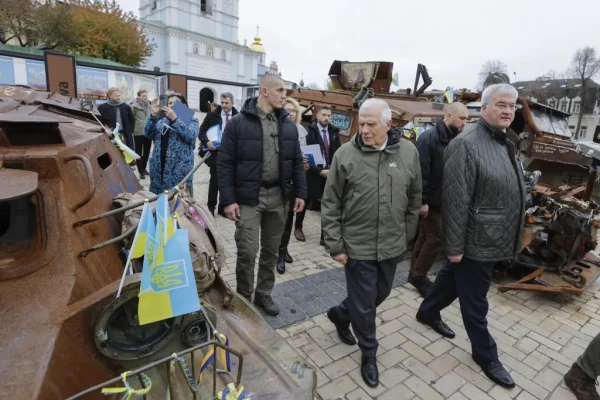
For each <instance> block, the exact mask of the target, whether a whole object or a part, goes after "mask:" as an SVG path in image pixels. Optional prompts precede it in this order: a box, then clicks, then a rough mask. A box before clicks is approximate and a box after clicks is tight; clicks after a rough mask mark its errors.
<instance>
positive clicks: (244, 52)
mask: <svg viewBox="0 0 600 400" xmlns="http://www.w3.org/2000/svg"><path fill="white" fill-rule="evenodd" d="M239 1H240V0H140V8H139V15H140V24H141V26H142V27H143V29H144V30H145V32H146V34H147V35H148V38H149V39H150V40H151V42H153V43H154V44H155V46H156V47H155V49H154V52H153V54H152V56H150V57H149V58H148V59H146V60H145V63H144V65H143V67H142V68H144V69H148V70H155V71H156V70H160V72H167V73H172V74H181V75H187V76H188V77H189V79H188V87H187V93H188V103H189V106H190V107H191V108H194V109H197V110H199V111H201V112H206V111H207V104H208V102H209V101H217V102H218V101H219V97H220V95H221V93H223V92H231V93H232V94H233V95H234V97H235V106H236V107H238V108H240V107H241V105H242V103H243V101H244V99H245V98H246V97H247V96H248V95H249V94H251V93H253V91H251V90H249V88H250V87H253V86H254V87H255V86H256V85H257V84H258V78H259V76H260V72H262V71H261V70H263V69H264V68H265V67H264V66H265V62H266V59H265V53H264V48H263V46H262V44H261V41H260V38H259V37H258V34H257V37H255V38H254V42H253V43H252V45H251V47H249V46H246V45H245V44H240V43H239V41H238V21H239V17H238V12H239ZM202 79H207V80H209V81H213V82H207V81H203V80H202ZM214 81H218V83H217V82H214Z"/></svg>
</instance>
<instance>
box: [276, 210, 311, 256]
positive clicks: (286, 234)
mask: <svg viewBox="0 0 600 400" xmlns="http://www.w3.org/2000/svg"><path fill="white" fill-rule="evenodd" d="M305 215H306V208H305V209H304V210H302V212H300V213H298V214H296V226H295V229H302V226H303V225H302V224H303V223H304V216H305ZM293 223H294V203H290V210H289V211H288V215H287V220H286V221H285V228H283V234H282V235H281V245H280V246H279V249H280V250H283V249H285V248H287V247H288V245H289V244H290V236H292V225H293Z"/></svg>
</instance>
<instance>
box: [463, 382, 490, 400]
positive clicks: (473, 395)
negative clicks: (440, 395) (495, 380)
mask: <svg viewBox="0 0 600 400" xmlns="http://www.w3.org/2000/svg"><path fill="white" fill-rule="evenodd" d="M460 392H461V393H462V394H464V395H465V396H467V398H468V399H473V400H475V399H477V400H493V399H492V398H491V397H490V396H488V395H487V393H485V392H484V391H482V390H481V389H479V388H478V387H476V386H474V385H472V384H471V383H467V384H465V385H464V386H463V387H462V388H461V389H460Z"/></svg>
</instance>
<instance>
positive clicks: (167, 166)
mask: <svg viewBox="0 0 600 400" xmlns="http://www.w3.org/2000/svg"><path fill="white" fill-rule="evenodd" d="M176 101H180V102H182V103H183V104H185V105H186V106H187V101H186V100H185V97H183V96H182V95H179V94H173V95H171V96H170V97H169V100H168V106H167V107H164V108H163V111H164V112H165V114H166V116H165V117H164V118H160V117H159V111H160V107H159V102H158V98H156V99H154V100H153V101H152V103H151V104H150V118H148V121H146V126H145V127H144V136H146V137H147V138H149V139H151V140H152V141H153V142H154V149H153V151H152V158H151V159H150V191H151V192H152V193H154V194H160V193H164V191H165V190H169V189H171V188H172V187H174V186H175V185H177V184H178V183H179V182H181V180H182V179H183V178H185V176H186V175H187V174H188V173H189V172H190V171H191V170H192V169H193V168H194V146H195V144H196V140H197V138H198V127H199V125H200V124H199V122H198V118H196V117H193V118H192V120H191V121H190V123H189V124H188V125H187V126H186V125H185V124H184V123H183V122H182V121H181V120H180V119H178V118H177V114H176V113H175V111H173V108H172V107H173V104H175V102H176ZM186 183H187V184H188V187H189V190H190V194H192V193H193V183H192V177H190V178H189V179H188V180H187V181H186Z"/></svg>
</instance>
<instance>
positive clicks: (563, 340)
mask: <svg viewBox="0 0 600 400" xmlns="http://www.w3.org/2000/svg"><path fill="white" fill-rule="evenodd" d="M572 338H573V335H571V334H570V333H567V332H565V331H563V330H562V329H557V330H556V331H554V333H553V334H552V335H550V337H549V339H550V340H552V341H554V342H556V343H558V344H560V345H562V346H564V345H565V344H567V343H568V342H569V340H571V339H572Z"/></svg>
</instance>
